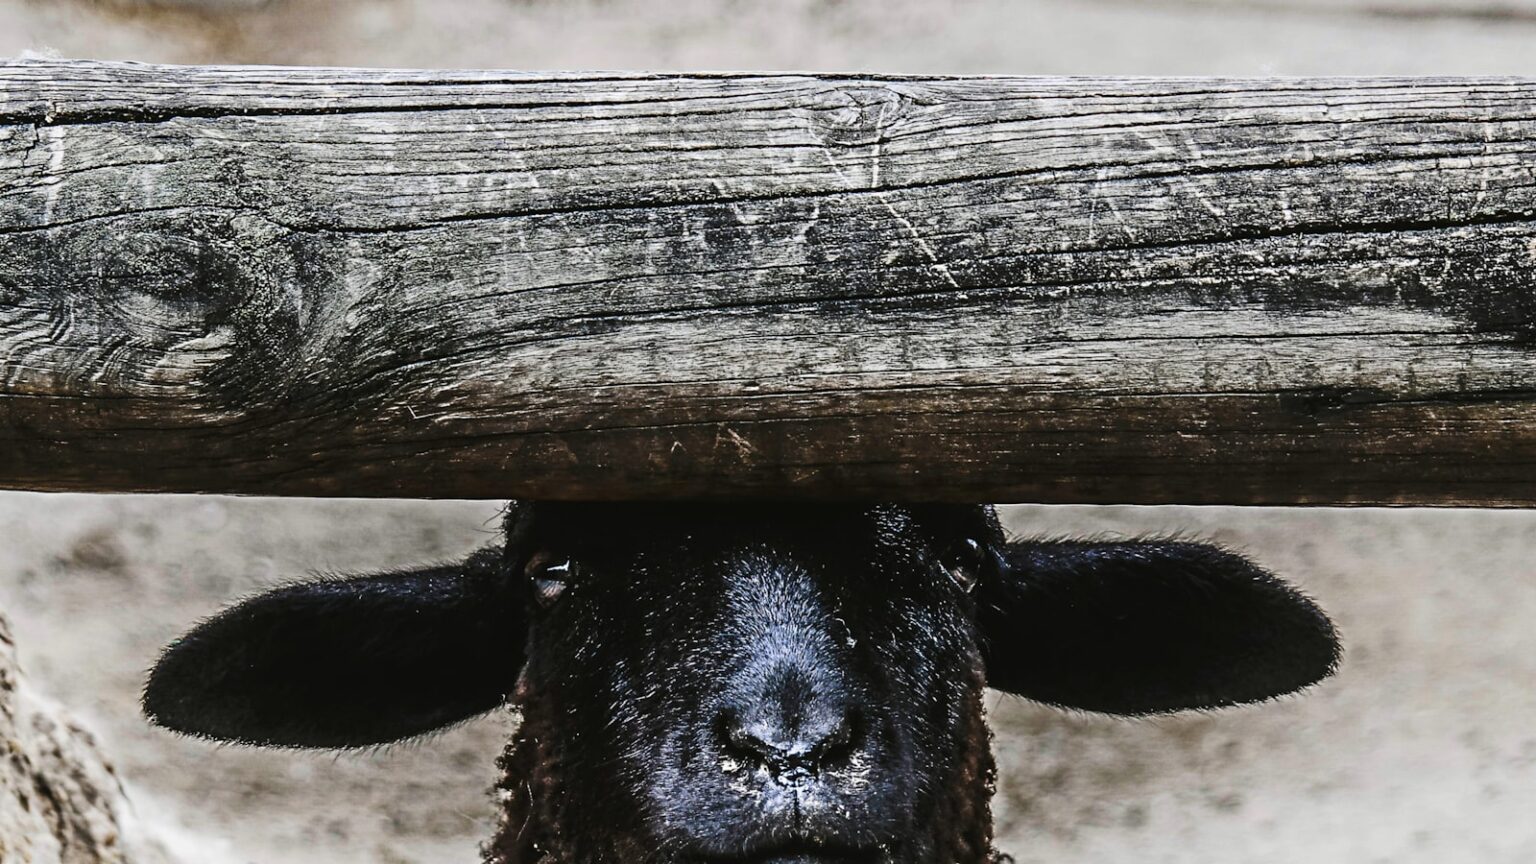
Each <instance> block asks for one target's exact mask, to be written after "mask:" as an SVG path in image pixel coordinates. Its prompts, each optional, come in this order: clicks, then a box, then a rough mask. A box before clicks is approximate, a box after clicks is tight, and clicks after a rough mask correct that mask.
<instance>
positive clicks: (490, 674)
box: [144, 549, 525, 747]
mask: <svg viewBox="0 0 1536 864" xmlns="http://www.w3.org/2000/svg"><path fill="white" fill-rule="evenodd" d="M523 614H524V613H523V608H522V603H521V600H520V598H519V597H518V596H517V595H516V593H515V591H513V590H511V586H509V585H508V584H507V580H506V579H505V578H504V576H503V570H502V565H501V553H500V551H499V550H494V549H488V550H484V551H482V552H480V553H477V554H476V555H475V556H473V557H471V558H470V559H469V560H468V561H466V562H464V563H463V564H459V565H454V566H448V567H437V568H432V569H426V570H415V571H409V572H401V573H385V574H378V575H371V576H360V577H353V578H346V579H325V580H320V581H316V582H309V583H305V584H298V585H289V586H286V587H283V588H279V589H277V590H275V591H271V592H269V593H267V594H262V595H260V596H257V597H254V598H252V599H249V600H246V601H244V602H242V603H240V604H238V605H236V606H234V607H232V608H230V609H226V610H225V611H223V612H221V613H219V614H218V615H216V616H214V617H213V618H211V619H209V620H207V621H205V622H203V623H202V624H200V625H199V626H198V627H196V628H195V629H193V630H192V631H191V632H190V633H188V634H186V635H185V636H183V637H181V638H180V639H178V640H176V641H175V642H173V643H172V644H171V645H170V647H169V648H167V649H166V651H165V653H164V654H163V655H162V656H161V658H160V661H159V663H157V664H156V665H155V668H154V670H153V671H151V672H150V674H149V681H148V683H147V684H146V685H145V688H144V713H145V714H146V715H147V716H148V717H149V719H150V720H152V721H154V722H155V723H157V724H159V725H161V726H164V727H166V728H168V729H172V730H174V731H177V732H183V733H186V734H189V735H197V736H200V737H204V738H214V739H218V740H221V741H233V742H238V743H241V744H261V745H272V746H281V747H363V746H368V745H373V744H382V743H386V742H389V741H395V740H398V739H401V738H406V737H409V736H412V735H419V734H422V733H425V732H430V731H432V730H434V729H438V728H441V727H443V726H447V725H449V724H452V723H456V722H459V721H461V720H465V719H468V718H470V717H473V716H474V715H476V714H480V713H483V712H485V711H488V710H490V709H492V708H495V707H496V706H497V705H499V704H501V702H502V701H503V699H504V697H505V695H506V694H507V693H508V692H510V691H511V689H512V687H513V683H514V680H515V678H516V676H517V674H518V672H519V671H520V669H521V667H522V656H523V653H524V637H525V628H524V624H523V620H522V619H523Z"/></svg>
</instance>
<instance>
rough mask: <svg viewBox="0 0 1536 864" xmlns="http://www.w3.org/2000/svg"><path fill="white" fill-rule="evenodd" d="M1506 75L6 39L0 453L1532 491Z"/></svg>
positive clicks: (481, 493)
mask: <svg viewBox="0 0 1536 864" xmlns="http://www.w3.org/2000/svg"><path fill="white" fill-rule="evenodd" d="M1533 277H1536V81H1525V80H1512V79H1475V80H1473V79H1448V80H1440V79H1406V80H1389V79H1320V80H1286V79H1275V80H1211V79H1166V80H1159V79H1047V78H885V77H848V76H811V75H659V74H657V75H652V74H629V73H619V74H575V73H566V74H520V73H507V72H409V71H381V70H338V69H302V68H294V69H275V68H261V67H231V68H211V67H210V68H201V67H150V66H135V65H115V64H103V63H84V62H62V61H47V62H25V63H15V64H10V65H4V66H0V485H4V486H8V487H12V488H25V489H48V490H91V491H197V492H233V493H251V494H279V495H345V496H409V497H452V498H471V497H474V498H479V497H486V498H489V497H503V496H509V497H515V496H522V497H543V498H610V499H633V498H672V497H768V498H889V499H908V500H973V501H1045V502H1141V503H1157V502H1183V503H1233V504H1250V503H1251V504H1259V503H1262V504H1374V503H1383V504H1433V505H1521V506H1530V505H1536V425H1533V421H1536V366H1533V360H1536V280H1533Z"/></svg>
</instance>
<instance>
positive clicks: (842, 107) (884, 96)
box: [805, 84, 911, 147]
mask: <svg viewBox="0 0 1536 864" xmlns="http://www.w3.org/2000/svg"><path fill="white" fill-rule="evenodd" d="M910 105H911V99H910V98H908V97H907V96H906V95H905V94H903V93H901V92H899V91H897V90H895V89H893V88H891V87H886V86H882V85H878V84H858V85H850V86H846V87H834V88H831V89H827V90H820V91H818V92H816V93H814V94H812V95H811V96H810V97H809V98H808V99H807V100H806V103H805V108H806V110H807V112H808V114H809V117H810V121H809V125H810V128H811V130H812V131H813V132H814V133H815V134H816V137H817V139H818V140H819V141H820V143H821V144H823V145H824V146H835V147H870V146H873V145H875V144H878V143H880V142H881V140H882V139H883V138H884V136H885V130H886V129H888V128H889V127H890V126H891V124H893V123H895V122H896V121H897V120H899V119H900V118H901V117H902V115H903V114H905V113H906V112H907V110H908V108H909V107H910Z"/></svg>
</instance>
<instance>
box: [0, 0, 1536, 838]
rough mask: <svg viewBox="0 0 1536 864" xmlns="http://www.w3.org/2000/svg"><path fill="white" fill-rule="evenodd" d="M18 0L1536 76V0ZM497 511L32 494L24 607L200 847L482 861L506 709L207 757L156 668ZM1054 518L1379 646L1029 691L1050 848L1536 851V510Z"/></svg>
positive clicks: (1062, 512)
mask: <svg viewBox="0 0 1536 864" xmlns="http://www.w3.org/2000/svg"><path fill="white" fill-rule="evenodd" d="M195 2H196V0H178V2H177V3H176V4H173V7H167V8H161V9H158V10H152V11H145V8H146V7H145V4H142V3H134V2H128V0H123V2H84V0H81V2H70V0H0V56H4V55H10V54H16V53H19V52H21V51H23V50H39V49H53V50H56V51H58V52H60V53H62V54H65V55H67V56H89V57H104V58H119V59H137V60H146V61H160V62H273V63H317V64H360V65H411V66H506V67H518V68H524V69H531V68H667V69H705V68H710V69H721V68H732V69H743V68H756V69H867V70H876V71H892V72H900V71H907V72H996V73H1003V72H1007V73H1086V74H1197V75H1198V74H1271V73H1284V74H1301V73H1310V74H1343V73H1402V74H1427V73H1455V74H1526V75H1532V74H1536V50H1533V46H1536V21H1533V16H1532V14H1531V13H1532V10H1533V9H1536V2H1532V0H1505V2H1481V0H1455V2H1440V3H1427V2H1416V0H1339V2H1331V0H1184V2H1164V3H1157V2H1112V0H965V2H948V3H946V2H937V0H928V2H918V0H885V2H873V0H784V2H778V3H771V2H756V3H753V2H745V0H669V2H667V3H665V4H662V3H656V2H639V0H543V2H541V0H273V2H269V3H261V2H259V0H255V2H243V0H222V2H223V5H225V6H228V7H233V8H238V7H241V6H245V7H250V8H249V9H248V10H247V11H244V12H236V13H233V14H218V15H206V14H197V13H192V12H188V11H187V7H189V6H194V5H195ZM494 512H495V505H494V504H491V503H411V502H347V501H330V502H321V501H270V500H250V499H226V498H207V499H199V498H176V497H171V498H141V497H94V498H93V497H80V496H39V495H27V494H20V493H0V525H4V526H5V534H4V536H5V538H6V542H5V543H4V544H0V610H3V611H4V612H5V613H6V614H7V615H8V616H9V617H10V619H11V621H12V624H13V628H14V630H15V632H16V636H17V640H18V642H19V644H20V646H21V652H22V660H23V662H24V664H25V665H26V667H27V668H28V670H29V671H30V673H31V676H32V679H33V681H34V682H36V683H37V684H38V686H40V687H43V688H46V689H47V690H48V691H49V692H50V693H51V694H52V695H53V696H54V697H56V698H58V699H60V700H62V701H64V702H65V703H67V704H68V705H69V706H70V707H71V708H73V709H74V710H75V712H76V713H77V714H78V715H80V716H83V717H84V719H85V720H86V721H87V723H89V724H90V725H91V726H92V727H93V728H94V729H95V730H96V732H97V733H98V735H99V737H100V738H101V739H102V742H103V746H104V748H105V749H106V750H107V751H108V752H109V753H111V754H113V755H114V756H115V759H116V761H117V763H118V766H119V768H120V770H121V772H122V774H123V775H124V777H125V778H126V783H127V786H128V791H129V793H130V795H131V796H132V797H133V799H134V801H135V802H136V806H137V808H138V810H139V812H140V815H141V816H143V817H144V819H145V821H147V822H149V823H150V824H151V825H152V826H155V827H156V828H157V830H158V831H159V833H160V835H161V839H162V841H163V842H164V843H165V844H166V845H167V846H169V847H170V848H171V849H172V850H173V852H176V853H178V854H179V855H180V858H181V860H182V861H184V862H198V864H202V862H208V864H239V862H259V864H274V862H277V864H289V862H292V864H310V862H315V864H318V862H327V864H335V862H437V861H469V860H473V857H474V848H475V844H476V842H477V841H478V840H479V839H480V838H483V837H484V836H486V835H487V834H488V831H489V825H490V822H491V818H492V814H491V812H490V807H489V803H488V799H487V798H486V796H485V794H484V791H483V790H484V789H486V788H487V787H488V786H489V784H490V783H491V780H492V776H493V770H492V766H491V761H492V759H493V758H494V756H495V753H496V751H497V749H498V746H499V742H500V740H501V739H502V738H503V737H504V736H505V734H506V720H505V719H504V718H495V717H492V718H487V719H485V720H482V721H480V722H477V723H474V724H471V725H469V726H467V727H464V728H462V729H459V730H456V731H454V732H452V733H450V734H448V735H445V736H442V737H440V738H437V739H434V740H431V741H427V742H423V743H421V744H417V745H413V746H411V747H406V748H396V749H393V750H388V751H382V752H377V753H365V754H354V755H347V756H343V757H339V758H334V757H322V756H315V755H301V754H288V753H253V752H247V751H243V750H238V749H232V748H223V749H219V748H210V747H208V746H205V745H202V744H196V743H190V742H184V741H178V740H175V739H173V738H171V737H169V736H167V735H164V734H161V733H158V732H155V731H153V730H151V729H149V728H148V727H147V726H145V724H143V723H142V722H141V721H140V720H139V719H138V716H137V713H136V710H135V701H136V700H135V697H136V694H137V689H138V686H139V682H140V675H141V673H142V670H143V669H144V668H145V667H146V666H147V665H148V664H149V663H150V662H151V661H152V659H153V657H154V652H155V650H156V649H157V648H158V647H159V646H160V645H161V644H162V643H163V642H164V641H165V640H167V639H168V638H170V637H171V636H173V635H174V634H175V633H176V632H177V631H178V630H180V629H182V628H183V627H185V625H186V624H187V623H188V622H190V621H193V620H195V619H196V618H197V617H199V616H202V615H206V614H208V613H209V612H211V611H213V610H214V609H216V608H217V607H218V606H219V605H220V604H221V603H223V602H225V601H226V600H227V599H229V598H232V597H234V596H237V595H240V594H243V593H247V592H250V591H253V590H256V589H258V588H260V587H262V586H265V585H268V584H270V583H272V582H273V581H275V580H279V579H285V578H292V577H296V576H301V575H303V573H305V572H306V571H308V570H337V571H356V570H367V569H374V568H380V567H388V566H397V565H405V564H410V563H415V562H420V561H429V560H440V559H445V558H451V557H454V556H457V555H459V554H461V553H463V552H464V551H466V550H468V549H470V548H472V547H474V546H476V545H478V544H480V543H483V542H486V541H487V540H488V539H489V538H488V535H487V533H486V531H487V529H488V527H489V525H490V524H491V523H490V522H488V521H487V520H489V519H490V518H491V517H492V516H493V515H494ZM1009 519H1010V522H1011V524H1013V525H1014V526H1015V527H1016V528H1017V529H1018V530H1021V531H1026V532H1029V533H1071V534H1079V535H1081V534H1095V533H1102V532H1112V533H1121V534H1137V533H1142V532H1147V531H1154V532H1162V531H1169V530H1180V531H1190V532H1195V533H1202V534H1207V535H1211V536H1215V537H1218V538H1219V539H1222V540H1224V541H1226V542H1229V543H1231V544H1233V545H1236V546H1238V547H1242V548H1246V549H1247V550H1249V551H1250V552H1252V553H1253V554H1254V555H1256V556H1258V557H1259V558H1260V559H1261V560H1263V561H1264V562H1265V563H1267V564H1269V565H1270V566H1271V567H1273V568H1274V569H1276V570H1278V571H1280V572H1282V573H1284V574H1286V575H1288V576H1290V577H1291V578H1293V579H1295V580H1296V581H1298V582H1300V583H1301V584H1303V585H1304V586H1306V587H1307V588H1308V589H1309V590H1310V591H1312V592H1313V593H1314V594H1315V595H1316V596H1318V597H1319V598H1320V599H1321V600H1322V601H1323V602H1324V603H1325V604H1326V605H1327V606H1328V607H1329V608H1330V609H1331V610H1332V611H1333V612H1334V613H1335V614H1336V615H1337V617H1338V618H1339V620H1340V623H1341V625H1342V626H1343V628H1344V631H1345V633H1346V636H1347V637H1348V640H1349V646H1350V651H1349V655H1348V659H1347V664H1346V667H1345V670H1344V672H1343V674H1342V675H1341V676H1340V677H1339V678H1338V679H1337V680H1335V681H1333V682H1331V683H1329V684H1327V685H1325V686H1324V687H1322V688H1320V689H1319V690H1317V691H1315V692H1313V693H1312V694H1310V695H1308V696H1307V697H1306V698H1304V699H1298V700H1292V701H1286V702H1282V703H1279V704H1275V705H1270V706H1265V707H1261V708H1252V709H1244V710H1241V711H1235V712H1226V713H1222V714H1216V715H1210V716H1197V717H1191V718H1179V719H1167V720H1159V721H1154V722H1139V723H1130V722H1124V721H1109V720H1104V719H1101V718H1093V717H1087V716H1075V715H1067V714H1062V713H1060V712H1056V711H1051V710H1047V709H1042V708H1038V707H1033V706H1029V705H1026V704H1022V703H1019V702H1017V701H998V702H997V703H996V704H994V706H993V715H994V718H995V720H996V722H997V726H998V740H997V746H998V748H999V750H1000V752H1001V754H1002V757H1003V758H1002V771H1003V783H1002V786H1003V788H1002V791H1001V794H1000V796H999V802H998V814H999V818H1000V827H1001V829H1002V834H1003V836H1002V843H1003V846H1004V847H1005V848H1007V849H1009V850H1010V851H1012V852H1013V853H1014V854H1015V855H1016V856H1017V857H1018V860H1019V862H1020V864H1045V862H1051V864H1088V862H1102V861H1125V860H1136V861H1138V862H1144V864H1159V862H1179V864H1201V862H1232V861H1241V862H1248V864H1270V862H1273V864H1281V862H1285V864H1291V862H1298V861H1306V862H1316V864H1375V862H1392V864H1430V862H1433V864H1460V862H1467V864H1473V862H1475V864H1516V862H1519V864H1526V862H1530V861H1533V860H1536V823H1533V822H1532V820H1531V819H1530V816H1529V814H1530V813H1531V812H1532V810H1533V809H1536V723H1533V721H1532V719H1531V718H1532V717H1536V668H1533V667H1536V628H1532V627H1531V624H1530V622H1531V621H1533V620H1536V564H1532V563H1529V562H1531V561H1533V560H1536V513H1490V512H1429V511H1352V512H1342V511H1330V510H1242V511H1234V510H1223V509H1188V508H1183V509H1181V508H1155V509H1137V508H1102V509H1100V508H1055V509H1042V508H1026V509H1020V510H1013V511H1011V512H1010V515H1009Z"/></svg>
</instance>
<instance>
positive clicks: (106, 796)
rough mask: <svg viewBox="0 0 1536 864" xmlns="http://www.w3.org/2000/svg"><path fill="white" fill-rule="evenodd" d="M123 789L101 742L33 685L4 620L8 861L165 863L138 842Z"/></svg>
mask: <svg viewBox="0 0 1536 864" xmlns="http://www.w3.org/2000/svg"><path fill="white" fill-rule="evenodd" d="M132 818H133V815H132V811H131V809H130V807H129V805H128V800H127V797H126V796H125V794H124V792H123V788H122V784H121V783H120V781H119V780H118V777H117V774H116V772H115V771H114V770H113V768H112V766H111V764H110V763H108V762H107V760H106V759H105V757H103V755H102V753H101V750H100V748H99V747H98V746H97V744H96V741H95V739H94V738H93V737H92V736H91V734H90V733H89V732H87V731H86V730H85V729H84V728H83V727H81V726H80V725H79V723H77V722H76V721H75V720H74V719H73V718H71V717H70V716H69V714H68V713H67V712H66V711H64V710H63V708H62V707H61V706H59V705H57V704H55V703H53V702H51V701H50V700H48V699H47V698H45V697H43V696H42V695H40V694H39V693H37V692H36V691H35V690H33V689H32V688H31V687H29V686H28V685H27V682H26V679H25V678H24V677H23V675H22V673H21V668H20V666H19V665H18V664H17V662H16V644H15V642H14V640H13V639H12V637H11V632H10V628H9V626H8V625H7V624H6V622H5V619H4V618H0V861H4V862H6V864H162V862H165V861H167V858H166V857H165V856H164V854H163V853H161V852H160V851H159V850H158V849H155V848H152V847H145V848H143V849H139V848H136V847H138V846H141V845H143V844H139V843H136V842H133V841H131V840H130V839H128V838H131V837H133V836H135V831H134V830H133V826H131V825H128V824H125V822H131V820H132Z"/></svg>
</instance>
